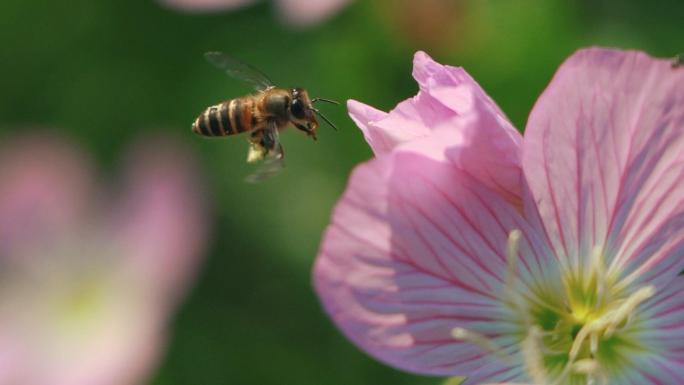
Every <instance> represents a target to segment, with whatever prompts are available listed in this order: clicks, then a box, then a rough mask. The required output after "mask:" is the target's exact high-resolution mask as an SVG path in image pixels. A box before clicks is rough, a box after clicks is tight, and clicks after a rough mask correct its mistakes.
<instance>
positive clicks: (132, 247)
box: [117, 138, 207, 298]
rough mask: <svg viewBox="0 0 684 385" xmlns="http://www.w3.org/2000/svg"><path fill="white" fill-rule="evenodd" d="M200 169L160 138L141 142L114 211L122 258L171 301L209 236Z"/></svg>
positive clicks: (188, 276) (181, 288) (183, 152)
mask: <svg viewBox="0 0 684 385" xmlns="http://www.w3.org/2000/svg"><path fill="white" fill-rule="evenodd" d="M198 170H199V166H198V165H197V163H196V162H195V161H194V159H193V157H192V156H191V155H190V154H189V153H188V152H187V151H186V150H185V149H184V148H183V147H182V146H180V145H178V144H176V143H171V142H169V141H165V140H163V139H160V138H155V139H150V140H148V141H145V142H142V143H141V144H140V145H139V146H138V147H136V149H135V150H134V151H133V153H132V155H131V156H130V160H129V175H128V178H127V182H126V185H127V188H128V191H129V192H128V195H127V198H126V200H125V201H124V202H123V205H122V207H121V208H120V209H119V211H118V212H117V217H118V218H119V219H118V222H117V223H118V226H119V228H120V230H119V231H120V232H121V233H120V234H121V235H120V239H119V242H120V247H121V248H122V250H121V252H122V254H123V255H126V256H127V257H128V258H129V261H130V263H132V268H133V271H134V272H140V273H141V274H143V276H145V277H146V280H147V281H149V282H150V284H152V285H154V286H156V288H157V290H159V291H160V292H161V293H162V294H163V295H164V296H170V297H171V298H175V297H176V296H177V295H178V294H180V293H182V292H184V288H185V286H186V285H187V284H188V283H189V280H190V279H191V277H193V276H194V273H195V270H196V268H197V266H198V264H199V262H200V256H201V254H202V251H203V246H204V243H205V239H206V236H207V218H206V208H207V207H206V206H207V205H206V201H205V199H206V196H205V194H203V192H202V191H201V188H200V186H202V183H201V181H200V178H199V177H198V175H199V171H198Z"/></svg>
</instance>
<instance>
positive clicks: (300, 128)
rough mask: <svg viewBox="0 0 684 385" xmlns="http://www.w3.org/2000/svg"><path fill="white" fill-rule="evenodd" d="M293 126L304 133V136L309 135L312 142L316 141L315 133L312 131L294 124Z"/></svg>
mask: <svg viewBox="0 0 684 385" xmlns="http://www.w3.org/2000/svg"><path fill="white" fill-rule="evenodd" d="M294 126H295V127H297V129H298V130H301V131H304V132H306V134H307V135H309V136H310V137H311V138H312V139H313V140H316V133H315V132H314V130H310V129H308V128H307V127H306V126H304V125H302V124H295V125H294Z"/></svg>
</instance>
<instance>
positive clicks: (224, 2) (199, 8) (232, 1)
mask: <svg viewBox="0 0 684 385" xmlns="http://www.w3.org/2000/svg"><path fill="white" fill-rule="evenodd" d="M159 1H160V2H161V3H163V4H166V5H168V6H170V7H173V8H178V9H182V10H185V11H193V12H208V11H216V10H232V9H236V8H241V7H244V6H245V5H248V4H252V3H253V2H254V0H159Z"/></svg>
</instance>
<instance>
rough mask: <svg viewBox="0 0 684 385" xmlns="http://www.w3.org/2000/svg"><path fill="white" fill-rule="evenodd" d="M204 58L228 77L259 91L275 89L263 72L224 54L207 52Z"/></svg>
mask: <svg viewBox="0 0 684 385" xmlns="http://www.w3.org/2000/svg"><path fill="white" fill-rule="evenodd" d="M204 57H205V58H206V59H207V61H208V62H209V63H211V64H213V65H215V66H216V67H217V68H218V69H220V70H223V71H225V73H227V74H228V76H230V77H232V78H234V79H238V80H242V81H244V82H247V83H249V84H251V85H252V86H254V88H256V89H257V90H259V91H262V90H265V89H268V88H271V87H273V82H272V81H271V79H269V78H268V77H267V76H266V75H264V74H263V73H262V72H261V71H259V70H258V69H256V68H254V67H252V66H250V65H249V64H247V63H245V62H243V61H241V60H238V59H236V58H234V57H232V56H229V55H226V54H225V53H223V52H207V53H205V54H204Z"/></svg>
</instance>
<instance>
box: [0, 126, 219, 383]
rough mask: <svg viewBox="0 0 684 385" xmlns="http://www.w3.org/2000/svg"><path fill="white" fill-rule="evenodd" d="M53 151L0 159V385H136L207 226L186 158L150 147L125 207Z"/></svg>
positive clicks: (140, 156) (135, 161)
mask: <svg viewBox="0 0 684 385" xmlns="http://www.w3.org/2000/svg"><path fill="white" fill-rule="evenodd" d="M89 164H90V162H89V159H87V157H86V156H85V155H83V154H81V153H79V152H78V151H77V150H76V149H75V148H74V147H73V146H71V145H69V144H67V143H64V142H62V141H60V140H57V139H54V138H52V139H48V138H45V137H39V136H34V137H29V138H23V139H15V140H10V141H9V142H4V143H3V145H2V147H0V181H1V182H0V325H2V327H0V384H22V385H45V384H50V385H93V384H97V385H128V384H140V383H144V381H145V380H146V379H147V378H148V376H149V375H150V374H151V372H152V370H153V369H154V368H155V366H156V364H157V363H158V361H159V359H160V357H161V354H162V353H163V348H164V344H165V340H166V337H165V334H166V327H167V324H168V321H169V318H170V316H171V315H172V312H173V311H174V308H175V307H177V305H178V303H179V301H180V300H181V299H182V296H183V294H184V292H185V291H186V290H187V289H188V285H189V284H190V283H191V281H192V279H193V276H194V273H195V270H196V268H197V267H198V263H199V262H200V255H201V252H202V248H203V245H204V242H205V235H206V221H205V211H204V209H203V201H202V200H201V194H200V191H199V190H198V186H199V181H198V180H197V179H196V177H195V175H196V172H197V170H196V168H195V167H194V164H193V161H192V158H191V157H190V155H189V154H188V153H187V152H186V151H184V150H183V149H182V148H181V147H180V146H177V145H175V144H172V143H171V142H166V141H164V140H159V139H157V140H154V141H153V140H150V141H146V142H143V143H141V144H140V145H139V146H138V147H136V148H134V150H133V151H132V152H131V154H130V156H129V158H128V164H127V167H126V170H127V171H126V173H125V176H126V177H125V178H124V180H123V182H124V183H123V184H124V186H125V194H123V197H124V199H119V196H120V194H118V193H117V191H114V190H113V189H111V187H112V186H105V188H103V189H97V186H96V185H95V183H94V178H93V175H92V170H91V169H90V168H89Z"/></svg>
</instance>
